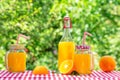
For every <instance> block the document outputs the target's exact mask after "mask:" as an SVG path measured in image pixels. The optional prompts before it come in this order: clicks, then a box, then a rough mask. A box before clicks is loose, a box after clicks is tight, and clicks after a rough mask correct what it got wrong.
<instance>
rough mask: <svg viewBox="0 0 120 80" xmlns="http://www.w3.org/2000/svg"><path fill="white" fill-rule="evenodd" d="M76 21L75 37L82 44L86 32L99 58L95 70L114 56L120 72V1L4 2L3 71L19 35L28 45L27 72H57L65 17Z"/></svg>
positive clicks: (0, 16) (0, 27)
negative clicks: (38, 68) (41, 69)
mask: <svg viewBox="0 0 120 80" xmlns="http://www.w3.org/2000/svg"><path fill="white" fill-rule="evenodd" d="M66 15H69V16H70V18H71V20H72V32H71V34H72V37H73V40H74V42H75V43H76V44H81V38H82V35H83V32H84V31H88V32H90V33H91V34H93V37H88V38H87V44H88V45H91V47H92V52H93V53H94V55H95V64H96V66H95V69H96V70H97V69H99V66H98V61H99V58H100V57H101V56H103V55H111V56H113V57H114V58H115V59H116V61H117V68H116V70H120V68H119V67H120V58H119V57H120V35H119V34H120V0H0V69H5V65H4V56H5V53H6V52H7V51H8V50H9V49H8V47H9V45H10V44H14V43H15V42H16V38H17V36H18V34H20V33H22V34H25V35H27V36H30V37H31V39H30V40H28V41H27V42H25V41H23V40H22V42H24V44H26V48H27V49H28V50H29V52H28V53H27V69H30V70H31V69H33V68H34V67H35V66H36V65H45V66H47V67H48V68H49V69H51V70H57V46H58V43H59V41H60V39H61V36H62V34H63V17H64V16H66Z"/></svg>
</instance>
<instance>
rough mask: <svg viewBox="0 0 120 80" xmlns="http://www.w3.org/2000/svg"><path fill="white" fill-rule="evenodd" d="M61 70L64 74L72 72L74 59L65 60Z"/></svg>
mask: <svg viewBox="0 0 120 80" xmlns="http://www.w3.org/2000/svg"><path fill="white" fill-rule="evenodd" d="M59 71H60V73H62V74H70V73H71V72H72V71H73V60H65V61H63V62H62V63H61V64H60V67H59Z"/></svg>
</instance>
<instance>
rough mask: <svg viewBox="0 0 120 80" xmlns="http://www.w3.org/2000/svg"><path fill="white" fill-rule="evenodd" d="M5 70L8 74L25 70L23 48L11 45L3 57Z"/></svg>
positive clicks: (18, 45)
mask: <svg viewBox="0 0 120 80" xmlns="http://www.w3.org/2000/svg"><path fill="white" fill-rule="evenodd" d="M5 63H6V69H7V70H8V71H9V72H24V71H25V70H26V53H25V51H24V46H23V45H20V44H13V45H11V46H10V50H9V51H8V52H7V53H6V55H5Z"/></svg>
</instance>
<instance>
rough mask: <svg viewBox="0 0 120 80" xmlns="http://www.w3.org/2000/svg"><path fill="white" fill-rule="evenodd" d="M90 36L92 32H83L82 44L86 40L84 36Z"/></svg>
mask: <svg viewBox="0 0 120 80" xmlns="http://www.w3.org/2000/svg"><path fill="white" fill-rule="evenodd" d="M87 35H88V36H92V34H90V33H89V32H84V35H83V41H82V45H83V46H84V45H85V41H86V36H87Z"/></svg>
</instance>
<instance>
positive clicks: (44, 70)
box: [33, 66, 49, 75]
mask: <svg viewBox="0 0 120 80" xmlns="http://www.w3.org/2000/svg"><path fill="white" fill-rule="evenodd" d="M48 73H49V71H48V69H47V68H46V67H45V66H36V67H35V68H34V70H33V74H35V75H36V74H48Z"/></svg>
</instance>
